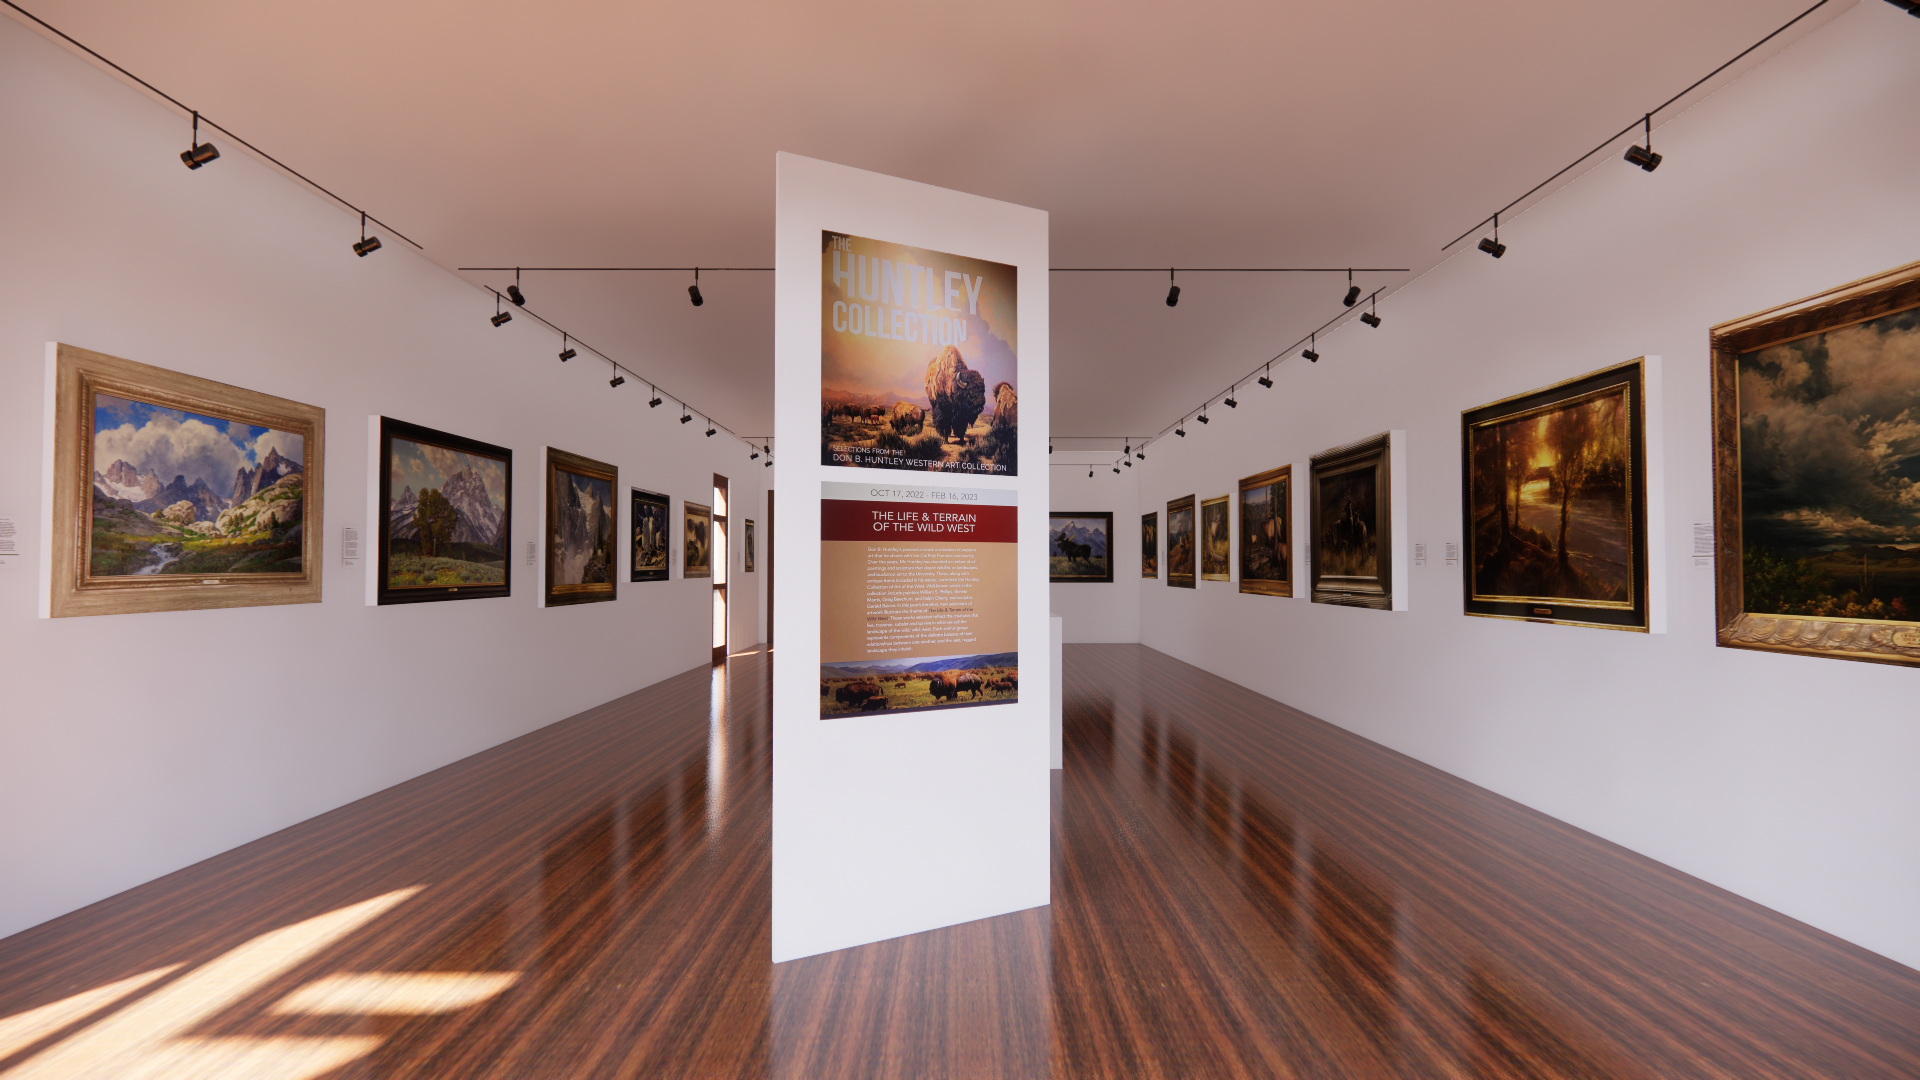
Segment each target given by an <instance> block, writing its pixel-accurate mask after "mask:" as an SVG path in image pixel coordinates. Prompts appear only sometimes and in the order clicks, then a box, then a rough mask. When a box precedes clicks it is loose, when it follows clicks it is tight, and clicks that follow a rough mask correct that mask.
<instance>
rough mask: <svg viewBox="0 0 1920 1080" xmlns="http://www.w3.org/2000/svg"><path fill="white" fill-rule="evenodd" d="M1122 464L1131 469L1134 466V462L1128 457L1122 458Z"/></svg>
mask: <svg viewBox="0 0 1920 1080" xmlns="http://www.w3.org/2000/svg"><path fill="white" fill-rule="evenodd" d="M1120 464H1122V465H1125V466H1126V467H1127V468H1129V469H1131V468H1133V462H1131V461H1128V460H1127V459H1126V458H1121V459H1120Z"/></svg>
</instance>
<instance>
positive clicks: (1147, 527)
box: [1140, 510, 1160, 578]
mask: <svg viewBox="0 0 1920 1080" xmlns="http://www.w3.org/2000/svg"><path fill="white" fill-rule="evenodd" d="M1140 576H1141V577H1143V578H1157V577H1159V576H1160V511H1158V510H1154V511H1151V512H1149V513H1145V514H1141V515H1140Z"/></svg>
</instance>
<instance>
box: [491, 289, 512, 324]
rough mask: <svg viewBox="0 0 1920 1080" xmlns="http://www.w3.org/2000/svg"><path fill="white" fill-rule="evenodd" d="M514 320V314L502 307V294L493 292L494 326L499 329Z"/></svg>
mask: <svg viewBox="0 0 1920 1080" xmlns="http://www.w3.org/2000/svg"><path fill="white" fill-rule="evenodd" d="M512 321H513V315H512V314H510V313H508V312H506V311H502V310H501V309H500V294H499V293H494V294H493V319H492V322H493V328H494V329H496V330H498V329H499V328H501V327H502V326H505V325H507V324H508V323H510V322H512Z"/></svg>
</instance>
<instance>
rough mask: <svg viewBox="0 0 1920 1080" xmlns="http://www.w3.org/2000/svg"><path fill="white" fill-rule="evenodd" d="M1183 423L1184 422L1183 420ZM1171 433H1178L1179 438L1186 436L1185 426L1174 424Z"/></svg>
mask: <svg viewBox="0 0 1920 1080" xmlns="http://www.w3.org/2000/svg"><path fill="white" fill-rule="evenodd" d="M1183 423H1184V422H1183ZM1173 433H1174V434H1175V435H1178V436H1180V437H1181V438H1183V439H1184V438H1186V437H1187V429H1186V428H1185V427H1184V426H1181V425H1175V426H1174V429H1173Z"/></svg>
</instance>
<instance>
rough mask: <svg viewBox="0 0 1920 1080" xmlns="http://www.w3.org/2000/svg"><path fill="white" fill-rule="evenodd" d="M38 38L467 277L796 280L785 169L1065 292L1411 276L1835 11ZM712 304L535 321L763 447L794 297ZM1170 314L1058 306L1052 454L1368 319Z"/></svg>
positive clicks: (750, 15) (243, 22)
mask: <svg viewBox="0 0 1920 1080" xmlns="http://www.w3.org/2000/svg"><path fill="white" fill-rule="evenodd" d="M22 2H23V3H24V4H25V5H26V6H27V7H28V9H29V10H31V11H33V12H34V13H35V14H37V15H39V16H41V17H42V18H44V19H46V20H47V21H49V22H50V23H52V24H53V25H55V26H57V27H59V28H60V29H62V30H64V31H66V32H67V33H69V34H71V35H73V36H74V37H76V38H78V39H79V40H81V41H83V42H85V43H86V44H88V45H89V46H91V47H92V48H94V49H96V50H98V51H99V52H101V53H103V54H104V55H106V56H107V57H109V58H111V59H112V60H114V61H115V62H117V63H119V64H121V65H123V66H125V67H127V68H129V69H130V70H132V71H133V72H134V73H136V74H138V75H140V76H141V77H142V78H145V79H147V80H148V81H149V82H152V83H154V84H156V85H157V86H159V87H160V88H161V89H163V90H165V91H167V92H168V93H170V94H172V95H173V96H175V97H177V98H180V99H181V100H183V101H185V102H187V103H188V104H190V105H192V106H194V107H197V108H199V109H200V110H201V111H202V112H204V113H206V114H207V115H209V116H210V117H212V118H213V119H215V120H218V121H219V122H220V123H222V124H224V125H226V126H227V127H229V128H232V129H233V130H235V131H236V132H238V133H240V134H241V135H242V136H243V137H245V138H247V139H248V140H250V141H252V142H254V143H256V144H257V145H259V146H260V147H262V148H263V149H265V150H267V151H268V152H269V153H272V154H274V155H275V156H277V157H279V158H281V159H282V160H284V161H286V162H288V163H289V164H291V165H293V166H294V167H295V168H298V169H300V170H302V171H303V172H306V173H307V174H308V175H310V176H312V177H314V178H315V179H316V180H318V181H319V182H321V183H323V184H325V185H327V186H328V187H330V188H332V189H333V190H335V191H337V192H339V193H341V194H342V195H343V196H345V197H346V198H348V199H350V200H352V201H354V202H355V203H358V204H360V205H363V206H365V207H366V208H367V209H369V210H370V211H372V212H373V213H374V214H375V215H377V216H379V217H381V218H383V219H384V220H386V221H388V222H390V223H391V224H392V225H393V226H394V227H395V228H398V229H400V230H402V231H404V232H405V233H406V234H408V235H409V236H411V237H413V238H414V239H415V240H418V241H420V242H421V243H423V244H424V245H426V255H427V257H428V258H430V259H433V260H434V261H435V262H437V263H439V264H441V265H442V266H445V267H448V268H449V269H453V268H457V267H462V266H508V265H521V266H527V265H534V266H539V265H567V266H578V265H694V264H701V265H727V266H768V265H771V261H772V234H773V229H772V226H773V155H774V152H775V151H777V150H788V151H793V152H796V153H801V154H806V155H809V156H813V157H819V158H824V159H827V160H831V161H837V162H841V163H844V164H847V165H853V166H858V167H860V168H865V169H872V170H876V171H879V172H884V173H890V174H893V175H896V176H903V177H907V178H910V179H914V180H920V181H925V182H928V183H933V184H939V185H942V186H945V187H951V188H956V189H959V190H963V191H968V192H973V193H976V194H980V195H987V196H991V197H993V198H997V199H1004V200H1008V201H1011V202H1016V203H1023V204H1026V205H1029V206H1035V207H1040V208H1042V209H1045V210H1047V211H1049V212H1050V213H1051V215H1052V223H1053V236H1052V244H1053V253H1054V262H1055V265H1057V266H1168V265H1176V264H1183V265H1188V266H1272V265H1315V266H1348V265H1359V266H1384V267H1408V268H1411V269H1412V270H1414V271H1416V272H1418V271H1420V270H1423V269H1426V268H1428V267H1430V266H1432V265H1433V264H1434V263H1435V262H1436V261H1438V259H1439V258H1440V257H1441V252H1440V247H1441V245H1442V244H1444V243H1446V242H1447V241H1449V240H1451V239H1453V238H1454V237H1455V236H1456V235H1458V234H1459V233H1460V232H1461V231H1463V230H1465V229H1467V228H1468V227H1470V226H1471V225H1473V223H1474V222H1475V221H1476V220H1479V219H1480V218H1482V217H1484V216H1485V215H1486V214H1487V213H1489V212H1490V211H1492V210H1493V209H1494V208H1496V207H1497V206H1499V205H1500V204H1502V203H1505V202H1506V201H1507V200H1509V199H1511V198H1513V197H1514V196H1516V195H1518V194H1520V193H1521V192H1523V191H1525V190H1526V189H1527V188H1529V187H1531V186H1533V185H1534V184H1535V183H1536V182H1538V181H1540V180H1541V179H1544V178H1545V177H1546V176H1547V175H1548V174H1550V173H1552V172H1553V171H1554V170H1556V169H1558V168H1560V167H1561V166H1562V165H1565V164H1566V163H1567V162H1568V161H1570V160H1572V159H1573V158H1574V157H1576V156H1578V155H1579V154H1581V153H1583V152H1585V151H1586V150H1588V149H1590V148H1591V147H1592V146H1593V145H1594V144H1595V143H1596V142H1598V141H1599V140H1600V139H1601V138H1602V137H1604V136H1606V135H1608V134H1610V133H1612V132H1613V131H1616V130H1618V129H1619V128H1620V127H1621V126H1622V125H1624V124H1625V123H1626V122H1627V121H1628V120H1629V119H1631V118H1632V117H1633V116H1635V115H1637V114H1639V113H1641V112H1644V111H1645V110H1646V109H1648V108H1650V107H1652V106H1653V105H1656V104H1658V103H1659V102H1661V101H1663V100H1665V99H1666V98H1667V97H1668V96H1670V95H1671V94H1673V93H1674V92H1676V91H1678V90H1679V89H1680V88H1682V87H1684V86H1685V85H1687V84H1688V83H1690V82H1692V81H1693V80H1695V79H1696V78H1698V77H1699V76H1701V75H1703V74H1705V73H1706V72H1708V71H1709V70H1711V69H1712V68H1714V67H1715V66H1717V65H1719V64H1720V63H1722V62H1723V61H1725V60H1727V59H1728V58H1730V57H1732V56H1733V55H1734V54H1735V53H1737V52H1739V51H1740V50H1741V49H1743V48H1746V47H1747V46H1748V45H1751V44H1752V43H1753V42H1755V41H1756V40H1758V39H1759V38H1761V37H1762V36H1764V35H1765V34H1767V33H1768V32H1769V31H1771V30H1773V29H1774V28H1775V27H1777V26H1778V25H1779V24H1781V23H1783V22H1785V21H1786V20H1787V19H1789V18H1791V17H1792V16H1793V15H1795V14H1797V13H1798V12H1799V11H1800V10H1801V9H1803V8H1805V7H1806V6H1807V4H1808V3H1810V2H1811V0H1682V2H1676V0H1616V2H1614V3H1608V4H1595V3H1575V2H1570V0H1473V2H1468V3H1452V4H1384V3H1367V4H1339V3H1329V2H1326V0H1320V2H1315V3H1266V4H1259V3H1246V2H1227V0H1197V2H1187V3H1180V4H1172V3H1157V4H1144V3H1137V2H1126V3H1104V4H1098V3H1044V2H1041V3H1036V2H1032V0H1014V2H1009V0H973V2H967V3H957V2H951V0H949V2H943V3H916V2H911V0H898V2H890V3H874V2H870V0H847V2H844V3H838V4H834V5H820V4H814V5H805V4H778V3H762V2H749V3H734V4H724V5H723V4H699V3H673V4H663V3H606V2H596V0H565V2H548V3H506V2H501V0H461V2H453V0H413V2H401V3H395V2H391V0H387V2H378V3H376V2H368V0H335V2H333V3H328V4H314V3H307V4H288V3H280V4H263V3H260V2H258V0H173V2H163V3H159V2H154V0H138V2H135V0H22ZM1851 2H1852V0H1835V2H1833V3H1831V4H1829V5H1828V8H1829V9H1831V10H1827V9H1823V10H1822V12H1821V13H1820V14H1819V16H1817V17H1816V18H1815V19H1811V20H1808V21H1807V22H1806V23H1803V24H1802V25H1801V27H1798V28H1796V30H1795V32H1793V33H1791V34H1789V35H1787V36H1786V37H1783V38H1782V39H1781V40H1780V41H1778V42H1776V43H1775V47H1778V46H1780V45H1784V44H1785V43H1787V42H1788V41H1790V40H1792V38H1793V37H1795V36H1798V34H1799V33H1803V32H1805V30H1807V29H1810V28H1811V27H1812V26H1813V25H1816V24H1817V22H1818V21H1820V20H1822V19H1824V18H1828V17H1831V15H1832V14H1834V13H1837V12H1838V11H1840V10H1844V9H1845V8H1846V7H1848V6H1851ZM1771 51H1773V49H1772V48H1770V49H1768V50H1766V51H1765V52H1763V53H1762V54H1756V56H1755V57H1754V58H1753V59H1754V61H1755V62H1757V60H1758V59H1760V57H1761V56H1763V55H1765V53H1766V52H1771ZM1743 67H1744V65H1743ZM1739 70H1741V69H1736V70H1735V71H1734V72H1732V73H1730V75H1729V77H1732V76H1733V75H1737V74H1738V71H1739ZM1683 104H1685V103H1683ZM182 136H183V143H184V136H185V121H184V120H183V121H182ZM1623 145H1624V144H1623ZM230 152H231V151H230ZM1609 156H1612V155H1609ZM1618 167H1620V168H1628V167H1629V166H1627V165H1624V164H1619V165H1618ZM357 224H358V223H357V222H347V221H346V220H345V217H344V215H343V234H342V236H343V239H342V250H343V251H344V250H345V246H346V242H347V241H348V240H350V239H352V238H353V237H352V236H348V235H347V233H348V232H352V231H353V230H354V229H356V228H357ZM395 246H397V245H395ZM349 257H350V256H349ZM376 257H379V256H376ZM1476 257H1477V256H1476ZM466 276H467V277H469V278H470V279H472V280H475V281H484V282H487V283H490V284H493V285H496V286H499V287H504V286H505V285H506V284H507V283H508V282H509V281H510V280H511V275H510V274H506V275H502V274H467V275H466ZM1409 277H1410V275H1406V274H1399V275H1362V276H1361V278H1360V284H1362V285H1363V286H1364V287H1366V288H1367V289H1368V290H1372V289H1373V288H1375V287H1380V286H1388V287H1391V286H1395V285H1398V284H1400V283H1403V282H1404V281H1405V280H1407V279H1408V278H1409ZM687 284H688V281H687V280H686V276H685V275H679V274H582V273H573V274H556V273H547V274H539V273H535V274H529V275H527V276H526V278H525V279H524V283H523V287H524V288H525V289H526V291H527V294H528V296H529V299H530V305H529V306H530V307H531V308H532V309H533V310H536V311H537V312H539V313H540V314H542V315H544V316H546V317H548V318H550V319H552V320H553V321H554V322H556V323H559V324H560V325H562V326H565V327H567V328H568V329H570V330H572V331H574V332H575V333H577V334H579V335H580V336H582V337H584V338H585V339H586V340H587V341H588V342H589V343H590V344H592V345H593V346H596V347H598V348H599V349H601V350H602V351H604V352H606V353H607V354H609V355H611V356H613V357H614V358H615V359H618V360H619V361H621V362H622V364H624V365H626V366H628V367H630V368H632V369H633V370H635V371H637V372H639V373H640V374H641V376H642V377H643V378H645V377H651V378H657V379H658V380H659V381H660V382H661V383H662V384H663V385H664V386H666V387H667V388H668V389H669V390H670V391H671V392H672V393H673V394H675V395H676V396H678V397H681V398H684V399H686V400H688V401H690V402H692V403H693V405H694V406H695V407H696V408H697V409H701V410H703V411H706V412H709V413H711V415H712V416H713V417H714V418H715V419H716V420H719V421H720V422H722V423H723V424H725V425H726V426H727V427H729V428H731V429H732V430H734V431H736V432H739V433H742V434H757V433H762V432H767V431H770V430H771V429H772V411H773V410H772V393H771V385H772V338H773V328H772V282H771V275H768V274H764V273H733V274H720V273H708V274H703V276H702V280H701V285H702V291H703V293H704V294H705V295H706V297H707V303H706V305H705V306H704V307H702V308H699V309H695V308H693V307H692V306H690V305H689V304H688V303H687V297H686V291H685V290H686V285H687ZM1166 284H1167V283H1166V276H1165V274H1164V273H1161V274H1158V275H1117V274H1064V273H1056V274H1054V275H1053V323H1054V337H1053V372H1054V386H1055V387H1056V393H1055V395H1054V406H1053V418H1052V419H1053V426H1054V430H1055V431H1056V432H1057V433H1059V434H1061V435H1063V436H1069V435H1105V434H1111V435H1140V434H1148V433H1151V432H1154V431H1158V430H1159V429H1161V428H1163V427H1165V426H1167V425H1169V424H1171V423H1172V422H1173V421H1174V420H1176V419H1179V417H1180V415H1181V413H1182V411H1183V410H1190V409H1191V408H1192V407H1194V406H1197V405H1198V404H1200V403H1201V401H1202V400H1204V398H1205V397H1206V396H1207V395H1209V394H1214V393H1217V392H1218V391H1219V390H1220V389H1222V388H1224V386H1225V385H1226V383H1227V382H1228V381H1229V380H1231V379H1234V378H1237V377H1239V376H1241V375H1243V374H1244V373H1246V372H1247V371H1248V370H1249V369H1251V368H1252V367H1254V366H1256V365H1257V364H1258V363H1259V362H1260V361H1261V360H1262V359H1264V358H1265V357H1267V356H1270V355H1272V354H1273V353H1274V352H1276V351H1278V350H1280V349H1282V348H1285V347H1286V346H1288V345H1289V344H1290V343H1291V342H1293V341H1294V340H1295V339H1297V338H1299V337H1300V336H1302V335H1304V334H1305V333H1306V332H1307V331H1308V330H1310V329H1312V328H1313V327H1314V326H1317V325H1318V324H1320V323H1321V322H1323V321H1324V320H1326V319H1327V318H1328V317H1330V316H1331V315H1333V314H1334V313H1335V312H1337V311H1339V310H1340V308H1339V302H1338V301H1339V296H1340V293H1341V292H1342V290H1343V289H1344V287H1345V284H1346V283H1345V280H1344V276H1342V275H1335V276H1312V275H1247V274H1237V275H1224V274H1223V275H1198V274H1196V275H1187V276H1184V277H1183V280H1182V282H1181V284H1182V286H1183V296H1182V299H1181V303H1180V306H1179V307H1178V308H1174V309H1169V308H1167V307H1166V306H1165V304H1164V303H1163V298H1164V296H1165V293H1166ZM474 304H475V318H476V319H477V318H481V317H483V316H484V314H490V313H491V310H492V304H491V302H490V298H487V297H485V295H484V294H478V293H477V294H476V297H475V301H474ZM1383 332H1384V331H1383ZM543 361H544V362H550V357H549V355H548V351H547V349H546V347H545V345H544V343H543V344H542V346H541V347H540V349H539V351H538V352H537V353H533V354H531V355H530V356H529V362H543ZM1062 445H1063V447H1064V446H1065V445H1066V444H1065V443H1063V444H1062Z"/></svg>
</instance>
